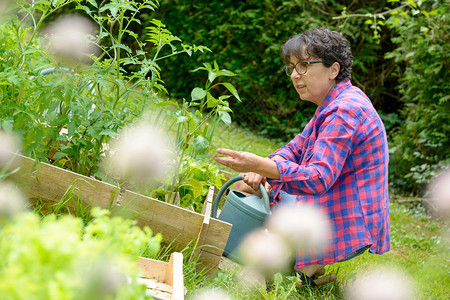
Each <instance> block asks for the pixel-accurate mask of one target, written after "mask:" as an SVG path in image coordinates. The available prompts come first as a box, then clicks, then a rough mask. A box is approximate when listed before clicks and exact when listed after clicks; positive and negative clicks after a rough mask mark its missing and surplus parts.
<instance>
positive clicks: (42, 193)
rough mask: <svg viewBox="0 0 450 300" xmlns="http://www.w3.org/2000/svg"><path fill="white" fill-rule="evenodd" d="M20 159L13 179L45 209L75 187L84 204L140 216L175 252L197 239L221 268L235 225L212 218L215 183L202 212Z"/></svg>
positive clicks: (201, 251)
mask: <svg viewBox="0 0 450 300" xmlns="http://www.w3.org/2000/svg"><path fill="white" fill-rule="evenodd" d="M16 160H17V163H18V164H20V165H21V169H20V171H19V172H17V173H15V174H14V175H13V176H12V178H13V179H14V180H15V182H16V184H18V185H19V186H20V187H21V188H22V189H23V190H24V191H25V193H26V196H27V197H28V198H29V200H30V201H32V202H33V203H37V204H40V205H43V209H44V210H48V209H51V207H52V206H54V205H56V204H57V203H58V202H60V201H61V199H63V197H64V196H65V195H66V192H67V191H68V190H70V191H71V192H72V197H73V198H75V199H77V200H80V201H81V202H82V204H83V206H84V207H86V206H87V207H94V206H99V207H101V208H105V209H110V210H111V211H113V212H114V213H117V214H120V215H122V216H126V217H130V218H133V219H135V220H137V223H138V225H139V226H148V227H150V228H151V229H152V231H153V232H154V233H161V234H162V236H163V243H164V244H171V245H172V246H173V247H174V251H181V250H182V249H184V248H185V247H187V246H193V245H194V243H195V249H196V251H197V252H196V253H197V254H198V255H199V261H200V263H202V266H203V267H205V268H208V269H209V271H210V272H212V273H213V272H214V271H215V270H216V269H217V267H218V265H219V263H220V260H221V257H222V253H223V249H224V248H225V245H226V243H227V240H228V236H229V234H230V230H231V224H229V223H226V222H223V221H220V220H217V219H213V218H211V217H210V214H211V204H212V201H213V194H214V189H213V188H212V187H211V188H210V192H209V194H208V197H207V201H206V202H205V205H204V207H203V214H199V213H196V212H193V211H190V210H187V209H184V208H181V207H178V206H175V205H172V204H169V203H165V202H162V201H160V200H157V199H153V198H151V197H147V196H144V195H141V194H138V193H135V192H132V191H128V190H125V189H121V188H119V187H117V186H114V185H111V184H108V183H105V182H102V181H99V180H95V179H93V178H90V177H86V176H83V175H80V174H76V173H74V172H70V171H67V170H64V169H62V168H58V167H55V166H53V165H50V164H45V163H39V164H36V162H35V161H34V160H33V159H31V158H28V157H25V156H21V155H17V156H16ZM69 205H70V204H69Z"/></svg>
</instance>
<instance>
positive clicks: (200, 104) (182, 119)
mask: <svg viewBox="0 0 450 300" xmlns="http://www.w3.org/2000/svg"><path fill="white" fill-rule="evenodd" d="M197 71H206V72H207V74H208V77H207V80H206V82H205V85H204V87H195V88H194V89H192V92H191V95H190V99H189V100H186V99H183V101H182V103H180V104H179V103H178V102H175V101H167V102H163V103H161V105H163V107H165V112H166V114H169V115H171V116H172V119H173V120H174V123H173V126H176V145H177V149H178V151H179V153H178V155H177V162H176V167H175V170H176V172H175V174H174V176H173V178H172V180H171V182H170V183H168V184H166V185H165V186H164V187H162V188H161V189H159V190H158V191H155V192H154V195H159V196H158V197H159V198H161V194H166V193H169V194H172V193H177V192H178V193H179V194H180V203H179V204H181V205H182V206H183V207H189V206H192V207H193V208H194V209H198V208H200V205H201V204H202V203H203V200H204V199H205V196H206V194H207V193H208V189H209V186H211V185H213V186H216V187H218V188H220V186H221V185H222V180H223V179H224V176H223V175H221V174H220V173H219V172H218V168H217V167H216V166H214V165H213V164H210V163H208V162H207V158H208V155H210V154H211V153H213V147H212V139H213V137H214V132H215V129H216V127H217V125H218V124H219V123H220V122H223V123H224V124H225V125H226V126H229V125H230V124H231V116H230V112H231V109H230V108H229V102H228V101H227V99H229V98H230V97H235V98H236V99H237V100H238V101H240V98H239V94H238V92H237V90H236V88H235V87H234V86H233V85H232V84H231V83H229V82H226V81H223V80H221V79H222V78H221V77H232V76H235V74H234V73H233V72H231V71H229V70H225V69H220V68H219V66H218V64H217V62H214V63H213V64H212V65H211V64H209V63H204V64H203V67H200V68H197V69H195V70H193V72H197ZM219 87H224V88H225V90H226V92H228V93H230V94H226V93H224V92H223V91H222V90H220V89H219ZM169 105H170V106H169Z"/></svg>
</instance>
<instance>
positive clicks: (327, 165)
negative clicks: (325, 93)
mask: <svg viewBox="0 0 450 300" xmlns="http://www.w3.org/2000/svg"><path fill="white" fill-rule="evenodd" d="M321 118H322V119H323V120H322V122H321V125H320V127H319V128H318V133H317V139H316V140H315V141H314V143H313V144H312V145H310V146H308V148H307V150H306V153H305V155H304V156H303V158H302V161H299V160H286V161H282V160H275V162H276V163H277V167H278V170H279V171H280V179H279V181H278V182H277V183H275V182H274V185H275V186H280V187H281V186H283V189H284V190H286V191H287V192H288V193H292V194H298V195H301V194H305V193H306V194H313V195H321V194H323V193H325V192H326V191H328V189H329V188H330V187H331V186H332V185H333V183H334V182H335V181H336V179H337V178H338V177H339V175H340V173H341V171H342V168H343V166H344V164H345V161H346V159H347V157H348V156H349V155H350V154H351V153H352V151H353V149H354V148H355V147H356V145H357V144H358V141H359V140H360V139H361V138H362V136H361V134H360V133H359V132H358V129H359V128H360V124H361V123H360V121H359V119H358V117H357V116H356V114H355V113H354V112H352V111H351V110H350V109H348V108H345V107H344V108H342V107H335V108H334V109H333V110H330V111H327V112H326V113H324V115H323V116H321ZM297 162H298V163H297Z"/></svg>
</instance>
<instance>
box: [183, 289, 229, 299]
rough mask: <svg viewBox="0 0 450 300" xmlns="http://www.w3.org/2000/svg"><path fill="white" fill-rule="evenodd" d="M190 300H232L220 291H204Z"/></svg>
mask: <svg viewBox="0 0 450 300" xmlns="http://www.w3.org/2000/svg"><path fill="white" fill-rule="evenodd" d="M192 300H232V298H231V297H230V296H229V295H228V294H227V293H226V292H225V291H224V290H221V289H205V290H203V291H201V292H200V293H198V294H197V295H196V296H194V297H193V298H192Z"/></svg>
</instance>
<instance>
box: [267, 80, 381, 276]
mask: <svg viewBox="0 0 450 300" xmlns="http://www.w3.org/2000/svg"><path fill="white" fill-rule="evenodd" d="M274 155H280V156H282V157H284V158H285V159H286V160H285V161H284V160H275V161H276V163H277V167H278V170H279V171H280V176H281V177H280V180H268V181H269V183H270V184H271V186H272V189H273V190H274V192H275V196H274V201H275V202H273V203H271V205H275V204H277V203H279V202H280V200H281V199H280V198H281V197H280V190H283V191H285V192H287V193H289V194H294V195H298V196H297V201H298V202H297V203H298V204H299V205H302V204H312V205H315V206H317V207H319V208H320V209H321V211H323V212H324V213H326V214H328V216H329V219H330V221H331V223H332V229H333V237H332V239H333V240H332V243H330V245H328V246H327V247H326V249H324V251H320V253H318V252H317V251H316V252H309V254H307V253H306V251H303V252H299V253H298V255H297V265H296V267H297V268H301V267H303V266H305V265H310V264H333V263H335V262H337V261H339V260H341V259H343V258H344V257H345V256H347V255H349V254H351V253H353V252H354V251H356V250H358V249H360V248H362V247H364V246H366V245H370V246H371V247H370V252H372V253H377V254H382V253H384V252H386V251H389V249H390V231H389V194H388V161H389V155H388V146H387V139H386V130H385V128H384V125H383V123H382V121H381V119H380V117H379V116H378V114H377V112H376V111H375V109H374V107H373V106H372V103H371V102H370V100H369V98H368V97H367V96H366V95H365V94H364V93H363V92H362V91H361V90H360V89H358V88H357V87H354V86H352V84H351V82H350V80H343V81H341V82H339V83H338V84H337V85H336V86H335V87H334V88H333V89H332V90H331V91H330V92H329V94H328V95H327V97H326V98H325V100H324V101H323V103H322V105H321V106H320V107H318V108H317V110H316V112H315V114H314V117H313V118H312V119H311V120H310V121H309V123H308V125H306V127H305V129H304V130H303V132H302V133H301V134H299V135H297V136H296V137H295V138H294V139H293V140H292V141H291V142H289V144H287V145H286V146H284V147H282V148H280V149H278V150H277V151H276V152H275V153H273V154H271V155H269V157H270V158H272V157H273V156H274Z"/></svg>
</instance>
